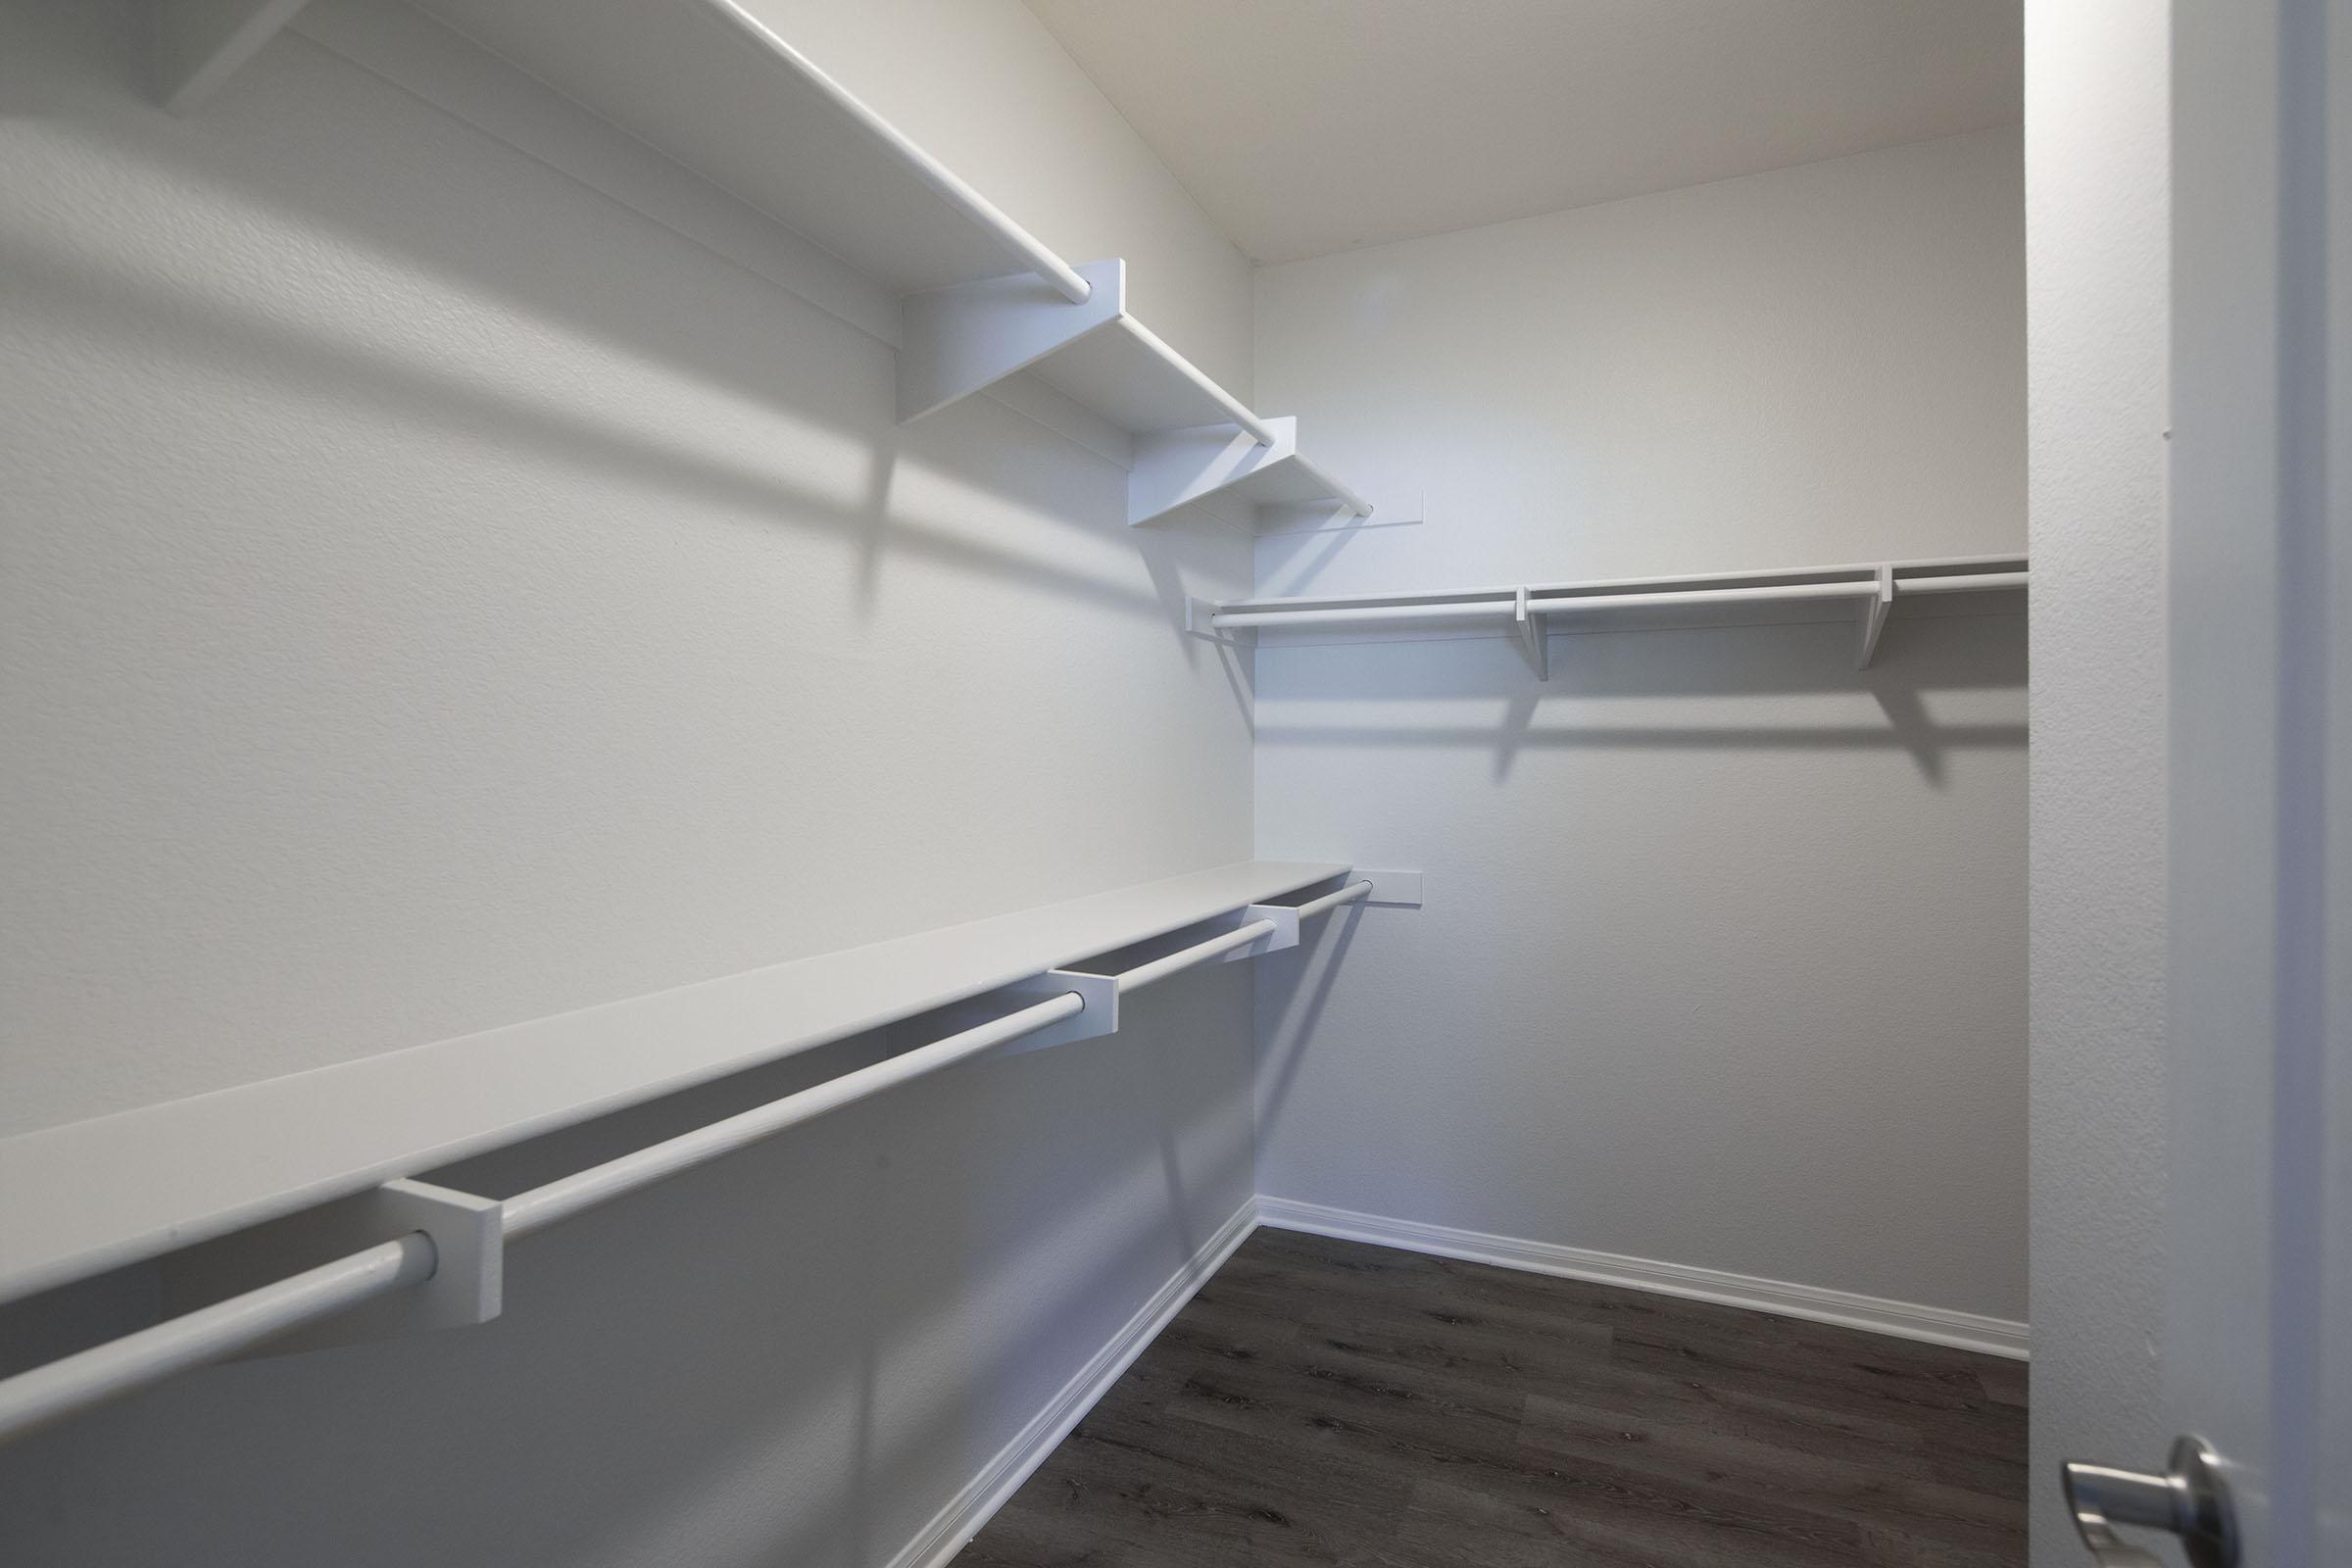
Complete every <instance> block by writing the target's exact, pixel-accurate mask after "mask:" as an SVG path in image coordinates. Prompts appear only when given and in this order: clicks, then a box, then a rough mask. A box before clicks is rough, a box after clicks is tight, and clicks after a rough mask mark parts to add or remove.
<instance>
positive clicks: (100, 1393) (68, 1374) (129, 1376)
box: [0, 1232, 440, 1440]
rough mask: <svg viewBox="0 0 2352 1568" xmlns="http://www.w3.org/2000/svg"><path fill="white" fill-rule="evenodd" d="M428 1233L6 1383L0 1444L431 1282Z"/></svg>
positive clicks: (0, 1389)
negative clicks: (414, 1286) (175, 1374)
mask: <svg viewBox="0 0 2352 1568" xmlns="http://www.w3.org/2000/svg"><path fill="white" fill-rule="evenodd" d="M439 1261H440V1260H439V1257H438V1255H437V1253H436V1252H435V1250H434V1248H433V1244H432V1242H431V1241H430V1240H429V1239H428V1238H426V1237H425V1236H424V1235H423V1234H422V1233H421V1232H416V1233H412V1234H410V1235H407V1236H401V1237H396V1238H394V1239H393V1240H391V1241H388V1242H379V1243H377V1244H376V1245H375V1246H373V1247H370V1248H368V1249H366V1250H362V1251H357V1252H353V1253H352V1254H350V1255H349V1256H348V1257H338V1258H336V1259H335V1260H334V1261H333V1262H331V1263H321V1264H319V1266H318V1267H317V1268H312V1269H305V1270H304V1271H303V1272H301V1273H300V1274H294V1275H289V1276H288V1277H286V1278H285V1279H282V1280H277V1281H274V1282H272V1283H270V1284H269V1285H264V1286H262V1287H260V1288H259V1289H257V1290H251V1291H247V1292H245V1293H244V1294H243V1295H242V1296H232V1297H230V1298H229V1299H227V1300H225V1301H216V1302H215V1303H214V1304H212V1305H211V1306H207V1307H203V1308H200V1309H198V1310H197V1311H194V1312H189V1313H185V1314H183V1315H182V1316H179V1317H175V1318H172V1319H170V1320H168V1321H166V1322H162V1323H158V1324H156V1325H155V1326H154V1327H153V1328H146V1329H141V1330H139V1331H138V1332H137V1333H135V1334H126V1335H124V1336H123V1338H121V1339H119V1340H109V1341H108V1342H107V1343H106V1344H104V1345H96V1346H92V1347H91V1348H88V1349H86V1350H82V1351H79V1352H78V1353H76V1354H73V1355H69V1356H66V1357H64V1358H63V1359H61V1360H56V1361H52V1362H50V1363H49V1364H48V1365H46V1366H39V1367H35V1368H33V1369H32V1370H31V1371H29V1372H20V1373H18V1374H17V1375H16V1376H15V1377H13V1378H7V1379H0V1440H5V1439H8V1438H13V1437H15V1436H16V1435H17V1434H19V1433H21V1432H25V1431H28V1430H30V1429H31V1428H33V1427H36V1426H39V1425H41V1424H42V1423H43V1422H47V1421H54V1420H56V1419H57V1418H58V1417H60V1416H65V1415H71V1414H73V1413H74V1412H75V1411H77V1410H85V1409H88V1408H89V1407H90V1406H92V1405H95V1404H102V1403H104V1402H105V1401H106V1400H108V1399H112V1398H114V1397H117V1396H119V1395H124V1394H128V1393H130V1392H131V1391H133V1390H135V1389H141V1388H145V1387H146V1386H147V1385H148V1384H151V1383H160V1382H162V1381H163V1380H164V1379H165V1378H168V1377H170V1376H172V1374H173V1373H175V1372H184V1371H186V1370H187V1369H189V1368H190V1367H196V1366H202V1365H204V1364H205V1363H207V1362H210V1361H219V1360H222V1359H225V1358H226V1357H228V1356H232V1355H235V1354H236V1353H237V1352H238V1351H240V1350H244V1349H249V1348H252V1347H253V1346H256V1345H259V1344H260V1343H262V1342H263V1341H264V1340H268V1339H272V1338H275V1337H276V1336H277V1335H280V1334H283V1333H285V1332H286V1331H287V1330H289V1329H294V1328H299V1327H301V1326H302V1325H303V1324H305V1323H310V1322H313V1321H316V1320H317V1319H319V1318H323V1317H329V1316H332V1315H333V1314H335V1313H337V1312H345V1311H349V1310H350V1309H351V1308H352V1307H355V1306H358V1305H359V1304H360V1303H361V1302H363V1301H371V1300H373V1299H376V1298H377V1297H379V1296H388V1295H390V1294H391V1293H392V1292H394V1291H398V1290H403V1289H406V1288H407V1287H409V1286H412V1285H421V1284H422V1283H424V1281H426V1280H428V1279H430V1278H432V1276H433V1270H434V1269H435V1267H437V1266H438V1264H439Z"/></svg>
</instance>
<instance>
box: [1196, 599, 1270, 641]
mask: <svg viewBox="0 0 2352 1568" xmlns="http://www.w3.org/2000/svg"><path fill="white" fill-rule="evenodd" d="M1223 608H1224V607H1223V606H1222V605H1220V604H1218V603H1217V602H1216V601H1215V600H1214V599H1203V598H1201V596H1200V595H1198V594H1186V595H1185V596H1184V629H1185V632H1186V634H1187V635H1189V636H1194V637H1205V638H1207V639H1208V640H1209V641H1210V642H1212V643H1226V644H1230V645H1233V646H1236V647H1242V648H1248V647H1250V646H1252V645H1254V644H1255V643H1256V642H1257V632H1256V631H1255V630H1254V629H1253V628H1251V627H1248V626H1239V627H1236V628H1234V629H1233V630H1231V631H1223V630H1220V629H1218V627H1216V626H1215V625H1214V624H1212V618H1213V617H1214V616H1215V615H1216V613H1218V612H1219V611H1220V610H1222V609H1223Z"/></svg>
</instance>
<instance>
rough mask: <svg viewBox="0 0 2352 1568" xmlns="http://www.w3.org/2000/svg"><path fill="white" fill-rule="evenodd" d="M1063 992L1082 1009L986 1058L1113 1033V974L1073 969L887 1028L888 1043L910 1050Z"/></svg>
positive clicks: (1002, 988) (1032, 978) (1115, 981)
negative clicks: (1075, 997) (916, 1021)
mask: <svg viewBox="0 0 2352 1568" xmlns="http://www.w3.org/2000/svg"><path fill="white" fill-rule="evenodd" d="M1066 992H1076V993H1077V995H1078V1000H1079V1001H1081V1002H1083V1003H1084V1004H1085V1007H1084V1009H1083V1010H1081V1011H1079V1012H1075V1013H1072V1014H1071V1015H1070V1016H1069V1017H1067V1018H1061V1019H1057V1020H1056V1021H1054V1022H1053V1023H1050V1024H1048V1025H1046V1027H1044V1028H1043V1029H1039V1030H1036V1031H1035V1032H1033V1033H1030V1034H1025V1035H1021V1036H1018V1037H1016V1038H1014V1039H1012V1040H1008V1041H1006V1042H1005V1044H1004V1045H1002V1046H999V1047H997V1048H996V1049H995V1050H994V1051H991V1052H989V1053H987V1054H988V1055H989V1056H992V1057H994V1056H1017V1055H1020V1054H1023V1053H1024V1052H1030V1051H1044V1050H1047V1049H1048V1048H1050V1047H1053V1046H1066V1045H1068V1044H1070V1042H1072V1041H1074V1040H1092V1039H1094V1038H1095V1037H1096V1036H1098V1035H1107V1034H1112V1033H1115V1032H1116V1031H1117V1029H1118V1027H1119V982H1118V976H1116V975H1108V974H1087V973H1084V972H1083V971H1080V970H1077V969H1049V970H1047V971H1046V972H1045V973H1044V974H1038V975H1031V976H1030V977H1029V978H1028V979H1026V980H1015V981H1014V982H1013V983H1012V984H1010V985H1008V986H1000V987H998V988H997V989H996V990H994V991H991V992H988V993H986V994H985V995H983V996H978V997H974V998H972V999H971V1000H969V1001H967V1002H962V1003H958V1004H956V1005H954V1006H950V1007H945V1008H942V1009H940V1010H939V1011H937V1012H932V1013H928V1014H926V1015H925V1016H924V1017H923V1018H922V1020H921V1021H920V1023H919V1025H917V1024H914V1023H911V1022H910V1023H900V1024H893V1025H892V1026H891V1044H892V1045H893V1046H894V1047H897V1046H902V1045H903V1046H904V1047H906V1048H909V1049H910V1048H912V1047H914V1046H918V1045H923V1044H926V1043H928V1042H929V1041H932V1040H938V1039H943V1038H945V1037H946V1036H948V1035H952V1034H957V1033H960V1032H961V1031H963V1030H965V1029H969V1028H972V1027H974V1026H975V1025H978V1024H982V1023H986V1022H988V1021H989V1020H990V1019H992V1018H998V1017H1002V1016H1003V1015H1004V1014H1005V1013H1007V1012H1010V1011H1013V1010H1014V1009H1016V1008H1019V1007H1025V1006H1027V1005H1030V1004H1031V1003H1036V1002H1046V1001H1049V1000H1051V999H1053V998H1054V997H1058V996H1061V995H1063V994H1064V993H1066ZM918 1029H919V1033H918Z"/></svg>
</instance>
